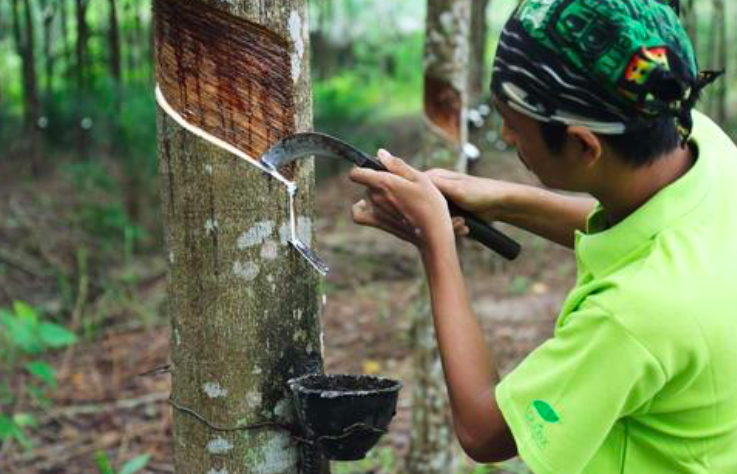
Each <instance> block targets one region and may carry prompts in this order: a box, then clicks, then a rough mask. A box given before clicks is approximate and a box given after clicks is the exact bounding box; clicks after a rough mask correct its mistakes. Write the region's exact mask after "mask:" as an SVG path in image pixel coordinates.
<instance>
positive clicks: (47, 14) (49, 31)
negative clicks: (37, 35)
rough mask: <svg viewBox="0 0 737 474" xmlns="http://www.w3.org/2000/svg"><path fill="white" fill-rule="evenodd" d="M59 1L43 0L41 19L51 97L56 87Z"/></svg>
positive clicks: (47, 92) (47, 86)
mask: <svg viewBox="0 0 737 474" xmlns="http://www.w3.org/2000/svg"><path fill="white" fill-rule="evenodd" d="M56 8H57V3H56V2H55V1H52V2H49V1H48V0H41V19H42V20H43V56H44V65H45V76H46V94H45V95H46V97H51V94H52V93H53V88H54V64H55V60H56V57H55V52H54V48H53V46H52V44H53V28H54V18H55V17H56Z"/></svg>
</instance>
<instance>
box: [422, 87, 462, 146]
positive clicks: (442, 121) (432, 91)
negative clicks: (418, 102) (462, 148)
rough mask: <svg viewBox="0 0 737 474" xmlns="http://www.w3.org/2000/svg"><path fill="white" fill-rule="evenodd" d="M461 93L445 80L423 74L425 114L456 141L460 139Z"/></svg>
mask: <svg viewBox="0 0 737 474" xmlns="http://www.w3.org/2000/svg"><path fill="white" fill-rule="evenodd" d="M461 105H462V104H461V93H460V92H459V91H458V90H457V89H456V88H455V87H453V85H452V84H450V83H449V82H447V81H444V80H443V79H439V78H436V77H432V76H428V75H425V115H426V116H427V118H428V119H429V120H430V122H432V123H433V124H434V125H435V126H436V127H438V128H440V129H441V130H443V131H444V132H445V133H447V134H448V135H449V136H450V137H452V138H453V139H454V140H455V141H456V142H459V141H460V139H461Z"/></svg>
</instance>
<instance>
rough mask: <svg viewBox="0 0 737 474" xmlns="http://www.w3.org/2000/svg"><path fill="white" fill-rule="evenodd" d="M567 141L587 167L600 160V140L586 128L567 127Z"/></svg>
mask: <svg viewBox="0 0 737 474" xmlns="http://www.w3.org/2000/svg"><path fill="white" fill-rule="evenodd" d="M567 133H568V139H569V142H570V143H571V145H572V146H574V147H576V148H575V150H576V152H577V153H579V155H580V157H581V158H582V159H583V160H584V161H585V162H586V164H587V165H593V164H595V163H596V162H597V161H599V158H601V139H600V138H599V137H597V136H596V135H595V134H594V132H592V131H591V130H589V129H588V128H586V127H579V126H576V125H572V126H569V127H568V132H567Z"/></svg>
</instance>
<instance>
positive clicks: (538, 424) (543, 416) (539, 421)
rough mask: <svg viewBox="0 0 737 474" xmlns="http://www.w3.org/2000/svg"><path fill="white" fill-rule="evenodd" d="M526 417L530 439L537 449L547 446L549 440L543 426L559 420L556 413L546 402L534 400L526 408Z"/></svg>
mask: <svg viewBox="0 0 737 474" xmlns="http://www.w3.org/2000/svg"><path fill="white" fill-rule="evenodd" d="M526 418H527V423H528V426H529V429H530V435H531V437H532V440H533V441H534V442H535V444H537V446H538V448H539V449H545V448H547V447H548V445H549V444H550V442H549V441H548V437H547V436H546V434H545V428H546V426H548V425H551V424H555V423H558V422H559V421H560V417H559V416H558V414H557V413H556V412H555V410H554V409H553V407H551V406H550V405H549V404H548V403H547V402H544V401H542V400H535V401H533V402H532V404H531V405H530V408H529V409H528V410H527V417H526Z"/></svg>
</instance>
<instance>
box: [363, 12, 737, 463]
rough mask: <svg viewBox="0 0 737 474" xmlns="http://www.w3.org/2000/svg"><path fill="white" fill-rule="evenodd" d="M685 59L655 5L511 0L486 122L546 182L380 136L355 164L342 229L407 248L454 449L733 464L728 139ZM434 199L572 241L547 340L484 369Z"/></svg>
mask: <svg viewBox="0 0 737 474" xmlns="http://www.w3.org/2000/svg"><path fill="white" fill-rule="evenodd" d="M717 75H718V74H716V73H701V74H698V73H697V68H696V61H695V59H694V55H693V49H692V47H691V45H690V43H689V41H688V39H687V36H686V35H685V33H684V31H683V29H682V28H681V25H680V24H679V21H678V18H677V15H676V13H675V11H674V10H673V9H672V7H671V6H668V5H666V4H665V3H660V2H656V1H654V0H596V1H594V0H527V1H525V2H523V3H522V5H521V6H520V7H519V8H518V9H517V10H516V12H515V13H514V15H513V16H512V18H511V19H510V20H509V22H508V23H507V24H506V26H505V28H504V31H503V33H502V37H501V41H500V45H499V49H498V52H497V57H496V59H495V64H494V72H493V77H492V92H493V94H494V101H495V104H496V106H497V108H498V110H499V112H500V113H501V114H502V117H503V129H502V135H503V137H504V139H505V140H506V141H507V142H508V143H509V144H510V145H512V146H514V147H516V148H517V151H518V154H519V157H520V159H521V160H522V161H523V162H524V164H525V165H526V166H527V167H528V168H529V169H530V170H531V171H532V172H533V173H535V174H536V175H537V176H538V178H539V179H540V181H541V182H542V183H543V184H545V185H546V186H548V187H552V188H557V189H561V190H567V191H577V192H582V193H588V194H590V195H591V196H593V198H594V199H588V198H575V197H566V196H562V195H558V194H555V193H553V192H549V191H545V190H542V189H537V188H532V187H526V186H522V185H517V184H513V183H505V182H501V181H495V180H491V179H482V178H475V177H469V176H465V175H462V174H458V173H453V172H450V171H443V170H433V171H430V172H428V173H421V172H419V171H417V170H415V169H413V168H411V167H410V166H408V165H407V164H405V163H404V162H403V161H401V160H400V159H398V158H394V157H392V156H391V155H389V154H388V152H385V151H383V150H381V151H380V152H379V157H380V159H381V160H382V161H383V162H384V164H385V165H386V166H387V168H388V169H389V171H390V172H388V173H381V172H376V171H372V170H366V169H356V170H354V171H353V172H352V173H351V178H352V179H353V180H354V181H356V182H358V183H361V184H364V185H365V186H366V187H367V188H368V199H367V200H362V201H361V202H359V203H357V204H356V205H355V206H354V209H353V218H354V220H355V221H356V222H357V223H359V224H364V225H371V226H375V227H378V228H380V229H383V230H385V231H388V232H391V233H393V234H395V235H396V236H398V237H400V238H403V239H405V240H407V241H409V242H412V243H413V244H415V245H416V246H417V248H418V250H419V252H420V255H421V258H422V261H423V263H424V266H425V270H426V274H427V279H428V284H429V287H430V294H431V300H432V308H433V321H434V324H435V329H436V334H437V338H438V343H439V350H440V354H441V358H442V362H443V368H444V373H445V379H446V383H447V386H448V393H449V397H450V404H451V409H452V413H453V423H454V428H455V431H456V433H457V436H458V438H459V440H460V442H461V445H462V446H463V448H464V449H465V450H466V452H467V453H468V454H469V455H470V456H471V457H472V458H474V459H475V460H477V461H480V462H490V461H500V460H504V459H507V458H509V457H511V456H513V455H515V454H519V455H520V456H521V457H522V458H523V460H524V461H525V462H526V463H527V464H528V466H529V467H530V469H531V470H532V471H533V472H534V473H535V474H579V473H585V474H620V473H626V474H674V473H689V474H695V473H709V474H734V473H737V304H736V303H735V302H734V296H733V295H734V293H735V289H737V210H736V209H735V197H736V196H737V190H735V185H737V147H735V145H734V144H733V143H732V142H731V141H730V140H729V139H728V138H727V137H726V136H725V135H724V133H723V132H722V131H721V130H720V129H719V127H717V126H716V125H715V124H714V123H712V122H711V121H710V120H709V119H708V118H706V117H704V116H703V115H700V114H698V113H697V112H695V111H693V110H692V108H693V106H694V104H695V102H696V99H697V98H698V95H699V92H700V90H701V89H702V88H703V87H704V86H705V85H707V84H708V83H709V82H711V81H713V80H714V78H715V77H716V76H717ZM444 195H446V196H448V197H450V198H452V199H453V200H454V201H455V202H456V203H458V204H459V205H461V206H462V207H465V208H467V209H468V210H471V211H474V212H477V213H479V214H481V215H483V216H485V217H487V218H489V219H490V220H501V221H506V222H508V223H511V224H513V225H516V226H519V227H521V228H523V229H527V230H529V231H531V232H534V233H536V234H538V235H541V236H543V237H545V238H548V239H550V240H552V241H555V242H558V243H561V244H563V245H567V246H570V247H573V248H575V252H576V258H577V264H578V274H577V282H576V286H575V288H574V289H573V290H572V291H571V293H570V294H569V296H568V298H567V299H566V301H565V302H564V304H563V308H562V310H561V313H560V316H559V319H558V322H557V324H556V327H555V332H554V335H553V337H552V338H551V339H550V340H548V341H546V342H545V343H544V344H542V345H541V346H540V347H539V348H537V349H536V350H535V351H533V352H532V353H531V354H530V355H529V356H528V357H527V358H526V359H525V360H524V361H523V362H522V363H521V364H520V365H519V366H518V367H517V368H516V369H515V370H514V371H513V372H512V373H510V374H509V375H508V376H506V377H505V378H504V380H502V381H499V377H498V373H497V369H496V366H495V364H494V359H493V357H492V355H491V353H490V351H488V349H487V348H486V346H485V344H484V341H483V337H482V332H481V330H480V327H479V325H478V323H477V321H476V318H475V317H474V315H473V312H472V310H471V306H470V304H469V301H468V298H467V295H466V291H465V288H464V282H463V276H462V273H461V269H460V265H459V263H458V256H457V253H456V247H455V235H454V230H455V232H456V233H459V234H463V233H465V232H467V229H465V226H464V224H463V222H462V220H459V219H451V217H450V216H449V215H448V212H447V206H446V201H445V198H444Z"/></svg>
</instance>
